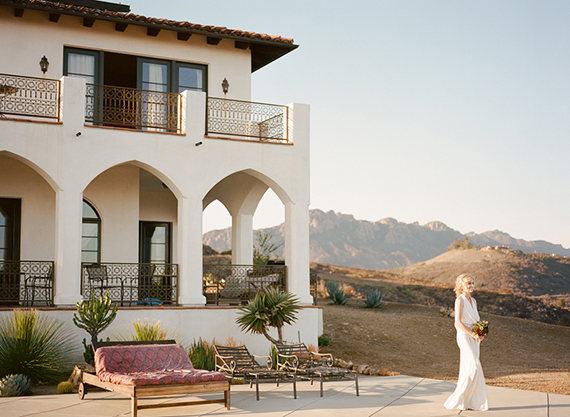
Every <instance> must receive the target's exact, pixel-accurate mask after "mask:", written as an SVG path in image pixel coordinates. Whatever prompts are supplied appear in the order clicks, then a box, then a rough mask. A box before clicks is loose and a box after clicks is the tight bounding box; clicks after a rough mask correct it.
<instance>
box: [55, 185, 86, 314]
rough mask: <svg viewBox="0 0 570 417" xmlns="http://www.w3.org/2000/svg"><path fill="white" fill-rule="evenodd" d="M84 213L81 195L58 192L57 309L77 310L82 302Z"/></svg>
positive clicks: (56, 238)
mask: <svg viewBox="0 0 570 417" xmlns="http://www.w3.org/2000/svg"><path fill="white" fill-rule="evenodd" d="M82 213H83V195H82V193H81V192H80V191H75V192H73V191H64V190H57V191H56V197H55V216H56V219H55V276H54V303H55V305H57V306H74V305H75V303H77V302H78V301H80V299H81V289H80V287H81V286H80V283H81V227H82V226H81V223H82V218H83V214H82Z"/></svg>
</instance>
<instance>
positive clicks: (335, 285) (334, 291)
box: [325, 281, 348, 305]
mask: <svg viewBox="0 0 570 417" xmlns="http://www.w3.org/2000/svg"><path fill="white" fill-rule="evenodd" d="M325 288H326V290H327V292H328V294H329V298H330V299H331V300H332V302H333V304H336V305H345V304H346V302H347V301H348V296H347V295H346V293H345V292H344V290H343V289H342V288H340V283H339V282H338V281H326V282H325Z"/></svg>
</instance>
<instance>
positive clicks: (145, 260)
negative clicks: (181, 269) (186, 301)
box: [139, 222, 172, 305]
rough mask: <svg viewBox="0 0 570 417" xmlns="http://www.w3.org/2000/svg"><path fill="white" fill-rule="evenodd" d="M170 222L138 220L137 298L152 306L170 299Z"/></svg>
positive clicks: (170, 300) (167, 301) (169, 301)
mask: <svg viewBox="0 0 570 417" xmlns="http://www.w3.org/2000/svg"><path fill="white" fill-rule="evenodd" d="M170 229H171V224H170V223H160V222H140V231H139V247H140V250H139V262H140V264H142V265H141V266H140V271H141V273H140V276H139V299H140V300H141V301H143V302H148V303H150V304H151V305H152V304H154V303H157V302H161V303H171V302H172V273H171V270H170V269H171V268H170V263H171V250H170V245H171V238H170Z"/></svg>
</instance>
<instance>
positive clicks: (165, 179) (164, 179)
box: [83, 159, 184, 199]
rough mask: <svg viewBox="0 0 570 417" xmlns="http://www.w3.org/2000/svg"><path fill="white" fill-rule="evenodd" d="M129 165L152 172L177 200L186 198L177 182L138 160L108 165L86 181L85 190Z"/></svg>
mask: <svg viewBox="0 0 570 417" xmlns="http://www.w3.org/2000/svg"><path fill="white" fill-rule="evenodd" d="M128 165H132V166H136V167H138V168H141V169H144V170H145V171H148V172H150V173H151V174H152V175H154V176H155V177H156V178H158V179H159V180H160V181H162V182H163V183H164V184H165V185H166V186H167V187H168V189H169V190H170V191H171V192H172V193H173V194H174V196H175V197H176V198H177V199H180V198H183V197H184V195H183V193H182V190H181V189H180V188H179V187H178V186H177V185H176V182H175V181H174V180H172V179H171V178H170V177H169V176H168V175H166V174H165V173H164V172H162V171H161V170H160V169H158V168H156V167H154V166H152V165H149V164H147V163H145V162H142V161H139V160H136V159H131V160H125V161H116V162H114V163H110V164H107V165H106V166H104V167H102V168H101V169H100V170H99V171H98V172H96V173H92V174H91V176H90V177H89V178H87V179H86V180H85V181H84V186H83V189H85V188H86V187H87V186H88V185H89V184H91V183H92V182H93V180H94V179H95V178H97V177H98V176H99V175H101V174H102V173H104V172H106V171H108V170H110V169H112V168H115V167H118V166H128Z"/></svg>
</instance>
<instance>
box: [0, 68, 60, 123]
mask: <svg viewBox="0 0 570 417" xmlns="http://www.w3.org/2000/svg"><path fill="white" fill-rule="evenodd" d="M60 85H61V83H60V81H59V80H50V79H46V78H35V77H24V76H19V75H8V74H0V117H4V116H5V115H16V116H32V117H42V118H48V119H57V120H59V109H60V105H59V104H60V90H61V88H60Z"/></svg>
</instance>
